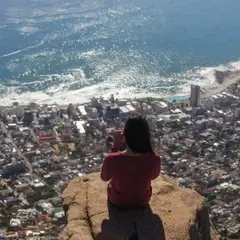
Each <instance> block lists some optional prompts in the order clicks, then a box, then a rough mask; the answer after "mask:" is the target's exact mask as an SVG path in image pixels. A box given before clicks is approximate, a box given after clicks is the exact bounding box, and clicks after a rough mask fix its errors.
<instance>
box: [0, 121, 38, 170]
mask: <svg viewBox="0 0 240 240" xmlns="http://www.w3.org/2000/svg"><path fill="white" fill-rule="evenodd" d="M0 125H1V128H2V130H3V131H4V133H5V134H6V135H7V137H8V139H10V141H11V143H12V146H13V147H14V148H15V150H16V152H17V154H18V156H19V157H21V158H22V159H23V160H24V163H25V164H26V166H27V168H28V169H29V173H30V174H31V175H32V173H33V168H32V164H31V163H30V162H29V161H28V159H27V158H26V157H25V156H24V155H23V154H22V152H21V151H20V149H19V148H18V146H17V145H16V144H15V142H14V141H13V139H12V136H11V134H10V133H9V132H8V130H7V128H6V126H5V125H4V123H3V122H2V121H0Z"/></svg>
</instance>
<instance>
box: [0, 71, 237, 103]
mask: <svg viewBox="0 0 240 240" xmlns="http://www.w3.org/2000/svg"><path fill="white" fill-rule="evenodd" d="M238 82H239V83H240V73H233V74H232V76H230V77H227V78H226V79H224V80H223V82H222V83H217V81H215V82H213V83H211V84H206V85H201V84H199V85H200V87H201V94H200V95H201V96H200V98H201V99H202V100H203V99H207V98H210V97H212V96H213V95H216V94H219V93H221V92H223V91H224V90H226V89H227V88H229V87H230V86H232V85H233V84H236V83H238ZM99 89H102V87H101V86H100V85H96V86H90V87H86V88H83V89H78V90H74V91H71V92H68V91H66V92H60V93H57V94H54V95H53V96H51V95H49V94H47V93H44V92H25V93H22V94H19V95H18V94H16V93H12V94H6V97H4V96H3V95H2V96H1V98H2V101H1V104H0V106H2V107H7V106H11V105H12V104H13V103H14V102H18V103H19V104H20V105H22V106H27V105H28V104H30V103H31V102H34V103H36V104H52V105H54V104H55V105H66V104H69V103H72V104H84V103H89V102H90V98H92V97H97V98H98V97H100V96H102V97H104V98H108V97H109V96H110V95H111V94H114V95H115V96H116V97H117V98H119V99H127V100H133V99H136V100H141V99H147V98H150V99H153V100H156V101H160V100H162V101H165V102H168V101H169V102H171V101H173V100H176V101H186V100H187V99H188V98H189V97H190V85H189V92H185V93H182V94H181V93H179V94H178V93H176V94H175V95H164V94H162V95H161V94H147V93H131V90H132V91H133V89H131V88H129V89H121V90H118V89H114V90H112V89H111V88H108V89H106V91H105V93H104V94H100V93H99ZM131 94H132V97H129V95H131ZM126 96H127V97H126Z"/></svg>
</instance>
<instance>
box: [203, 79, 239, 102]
mask: <svg viewBox="0 0 240 240" xmlns="http://www.w3.org/2000/svg"><path fill="white" fill-rule="evenodd" d="M239 81H240V76H239V75H238V76H232V77H230V78H229V79H226V80H224V82H223V83H222V84H218V83H215V84H213V85H212V86H208V88H207V89H206V92H205V93H203V94H201V99H206V98H210V97H211V96H213V95H216V94H219V93H221V92H223V91H224V90H226V89H227V88H229V87H230V86H232V85H233V84H235V83H238V82H239Z"/></svg>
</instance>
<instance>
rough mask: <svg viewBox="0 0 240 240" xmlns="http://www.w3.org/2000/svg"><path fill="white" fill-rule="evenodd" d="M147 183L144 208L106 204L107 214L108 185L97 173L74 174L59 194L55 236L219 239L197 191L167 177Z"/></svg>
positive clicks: (84, 239)
mask: <svg viewBox="0 0 240 240" xmlns="http://www.w3.org/2000/svg"><path fill="white" fill-rule="evenodd" d="M152 187H153V195H152V198H151V201H150V206H149V207H148V208H146V209H136V210H124V211H123V210H119V209H116V208H114V207H111V206H110V209H111V211H110V214H109V211H108V204H107V191H106V190H107V185H106V183H104V182H102V181H101V179H100V175H99V173H94V174H89V175H86V176H83V177H77V178H75V179H74V180H72V181H71V182H70V183H69V185H68V186H67V188H66V189H65V190H64V192H63V195H62V198H63V204H64V210H65V213H66V227H65V229H64V230H63V232H62V233H61V235H60V239H61V240H92V239H98V240H108V239H109V240H110V239H151V240H154V239H156V240H157V239H159V240H211V239H218V237H217V236H215V235H213V234H212V231H211V225H210V221H209V215H208V207H207V206H206V205H205V202H204V199H203V197H201V196H200V195H199V194H198V193H197V192H195V191H194V190H191V189H187V188H180V187H179V186H178V185H177V184H176V183H175V182H174V181H172V180H171V179H170V178H168V177H159V178H157V179H156V180H155V181H153V182H152ZM136 236H138V237H137V238H136ZM130 237H131V238H130Z"/></svg>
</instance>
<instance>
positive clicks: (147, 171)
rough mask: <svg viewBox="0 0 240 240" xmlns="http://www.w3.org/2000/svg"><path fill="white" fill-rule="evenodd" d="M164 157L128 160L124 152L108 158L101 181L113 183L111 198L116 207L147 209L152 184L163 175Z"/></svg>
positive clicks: (135, 157)
mask: <svg viewBox="0 0 240 240" xmlns="http://www.w3.org/2000/svg"><path fill="white" fill-rule="evenodd" d="M160 167H161V160H160V156H159V155H157V154H154V155H147V156H146V155H145V156H143V155H142V156H126V155H123V154H122V153H121V152H116V153H110V154H108V155H107V156H106V157H105V159H104V162H103V166H102V171H101V178H102V180H103V181H109V180H110V182H109V184H108V198H109V200H110V201H111V202H112V203H113V204H114V205H116V206H126V207H128V206H143V205H147V204H148V202H149V200H150V198H151V195H152V188H151V180H153V179H155V178H157V177H158V176H159V173H160Z"/></svg>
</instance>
